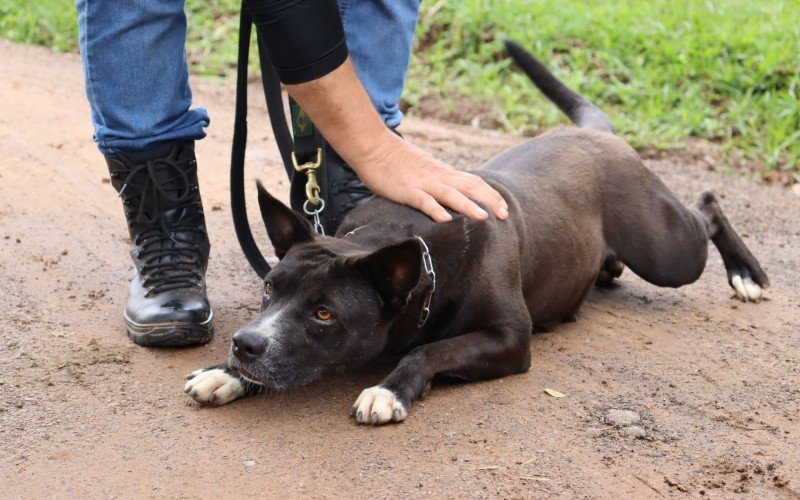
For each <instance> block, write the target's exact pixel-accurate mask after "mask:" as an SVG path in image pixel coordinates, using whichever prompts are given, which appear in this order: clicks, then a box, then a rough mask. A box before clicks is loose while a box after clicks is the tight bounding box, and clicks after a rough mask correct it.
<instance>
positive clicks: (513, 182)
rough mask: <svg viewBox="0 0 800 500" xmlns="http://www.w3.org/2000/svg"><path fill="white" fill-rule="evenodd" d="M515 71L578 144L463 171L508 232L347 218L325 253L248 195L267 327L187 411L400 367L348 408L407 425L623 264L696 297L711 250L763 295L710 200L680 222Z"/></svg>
mask: <svg viewBox="0 0 800 500" xmlns="http://www.w3.org/2000/svg"><path fill="white" fill-rule="evenodd" d="M506 46H507V48H508V50H509V52H510V54H511V56H512V58H513V59H514V60H515V61H516V62H517V63H518V64H519V65H520V66H521V67H522V68H523V70H524V71H525V72H526V73H527V74H528V76H529V77H530V78H531V79H532V80H533V82H534V83H535V84H536V85H537V86H538V87H539V88H540V89H541V90H542V92H543V93H544V94H545V95H546V96H547V97H548V98H549V99H550V100H552V101H553V102H554V103H555V104H556V105H557V106H558V107H559V108H561V110H562V111H564V112H565V113H566V114H567V115H568V116H569V117H570V118H571V119H572V121H573V122H574V123H575V124H577V126H578V127H579V128H567V129H561V130H556V131H552V132H549V133H547V134H544V135H542V136H540V137H537V138H536V139H534V140H532V141H530V142H527V143H525V144H522V145H520V146H518V147H515V148H512V149H510V150H508V151H505V152H503V153H501V154H500V155H498V156H496V157H495V158H493V159H491V160H489V161H488V162H487V163H486V164H485V165H484V166H483V167H481V168H480V169H479V170H478V171H477V172H476V173H477V174H478V175H480V176H481V177H482V178H484V179H485V180H486V181H487V182H488V183H489V184H491V185H492V186H493V187H494V188H495V189H497V190H498V191H499V192H500V193H501V194H502V195H503V196H504V197H505V199H506V200H507V201H508V204H509V212H510V216H509V218H508V221H506V222H499V221H497V220H494V219H491V220H489V221H488V222H473V221H470V220H469V219H467V218H463V217H461V218H456V219H454V220H453V221H451V222H448V223H442V224H436V223H434V222H432V221H431V220H430V219H428V218H427V217H426V216H425V215H423V214H421V213H419V212H417V211H415V210H412V209H410V208H407V207H403V206H399V205H397V204H394V203H392V202H389V201H386V200H384V199H379V198H376V199H373V200H370V201H369V202H367V203H366V204H364V205H362V206H361V207H359V208H357V209H355V210H354V211H353V212H352V213H351V214H350V215H349V216H348V217H347V218H346V219H345V221H344V222H343V224H342V227H341V228H340V229H339V232H338V233H337V236H336V237H335V238H331V237H325V236H322V237H319V236H315V235H314V232H313V230H312V228H311V226H310V225H309V224H308V223H307V222H306V221H305V220H304V219H303V218H302V217H300V216H299V215H297V214H295V213H294V212H292V211H291V210H290V209H289V208H287V207H286V206H284V205H283V204H282V203H280V202H279V201H278V200H276V199H275V198H273V197H272V196H270V195H269V194H268V193H267V192H266V190H264V188H263V187H262V186H261V185H259V204H260V207H261V213H262V216H263V218H264V222H265V224H266V226H267V231H268V233H269V237H270V239H271V240H272V243H273V246H274V248H275V253H276V254H277V256H278V258H279V259H281V261H280V263H279V264H278V265H276V266H275V268H274V269H273V270H272V272H271V273H270V274H269V275H268V276H267V277H266V280H265V284H264V287H265V288H264V298H263V302H262V312H261V314H259V316H258V317H257V318H256V319H255V320H254V321H253V322H252V323H250V324H249V325H247V326H245V327H244V328H242V329H241V330H239V331H238V332H236V334H235V335H234V336H233V346H232V353H231V356H230V360H229V362H228V364H227V365H220V366H217V367H212V368H207V369H202V370H198V371H196V372H194V373H193V374H191V375H190V376H189V378H190V380H189V382H188V383H187V384H186V392H188V393H189V394H190V395H191V396H192V397H193V398H194V399H195V400H196V401H198V402H200V403H205V404H214V405H220V404H225V403H228V402H230V401H232V400H234V399H236V398H239V397H241V396H245V395H249V394H254V393H256V392H258V391H259V390H260V389H261V388H262V387H266V388H269V389H274V390H285V389H290V388H293V387H297V386H300V385H303V384H307V383H309V382H311V381H313V380H316V379H319V378H320V377H322V376H323V375H325V374H326V373H329V372H333V371H338V370H340V369H344V368H349V367H354V366H359V365H363V364H365V363H366V362H368V361H371V360H373V359H375V358H377V357H378V356H380V355H381V354H382V353H385V352H404V353H407V354H406V355H405V357H404V358H403V359H402V360H401V361H400V364H399V365H398V366H397V367H396V368H395V369H394V371H392V372H391V374H389V376H387V377H386V378H385V379H384V380H383V381H381V382H380V384H378V385H376V386H374V387H371V388H369V389H366V390H364V391H363V392H362V393H361V395H360V396H359V398H358V400H357V401H356V402H355V405H354V406H353V411H352V415H353V416H354V417H355V419H356V421H358V422H361V423H367V424H383V423H386V422H390V421H402V420H404V419H405V418H406V416H407V415H408V410H409V409H410V408H411V405H412V404H413V403H414V401H415V400H416V399H417V398H419V397H420V396H421V395H422V394H423V393H424V392H425V391H427V390H428V388H429V387H430V385H431V381H432V380H433V379H434V377H437V376H448V377H452V378H456V379H460V380H464V381H471V380H481V379H488V378H493V377H502V376H504V375H510V374H514V373H521V372H525V371H526V370H528V369H529V368H530V365H531V353H530V339H529V336H530V334H531V331H532V330H533V328H534V327H537V328H547V327H549V326H550V325H551V324H554V323H558V322H562V321H571V320H574V318H575V317H576V313H577V311H578V308H579V307H580V305H581V302H582V301H583V299H584V297H585V296H586V294H587V292H588V291H589V290H590V288H591V287H592V286H593V285H595V284H598V285H607V284H609V283H610V282H611V281H612V280H613V279H614V278H616V277H618V276H619V275H620V273H621V272H622V270H623V269H624V266H628V267H629V268H630V269H631V270H632V271H633V272H634V273H636V274H637V275H639V276H641V277H642V278H644V279H645V280H647V281H649V282H650V283H653V284H654V285H658V286H663V287H678V286H681V285H685V284H688V283H692V282H693V281H695V280H696V279H698V278H699V277H700V274H701V273H702V272H703V268H704V267H705V263H706V257H707V251H708V240H709V239H711V241H712V242H713V243H714V244H715V245H716V247H717V249H718V250H719V252H720V254H722V259H723V261H724V264H725V268H726V269H727V272H728V282H729V283H730V285H731V286H732V287H733V288H734V290H735V292H736V295H737V296H738V297H739V298H740V299H741V300H744V301H747V300H750V301H754V302H758V301H759V300H760V299H761V296H762V289H763V288H766V287H767V286H768V284H769V280H768V278H767V276H766V274H765V273H764V271H763V270H762V269H761V266H759V264H758V262H757V261H756V259H755V258H754V257H753V255H752V254H751V253H750V251H748V249H747V248H746V247H745V245H744V243H742V240H741V239H740V238H739V236H738V235H737V234H736V232H735V231H734V230H733V228H732V227H731V225H730V224H729V223H728V221H727V219H726V218H725V216H724V215H723V214H722V211H721V210H720V208H719V205H717V202H716V200H715V198H714V195H713V194H712V193H710V192H706V193H703V194H702V195H701V196H700V198H699V199H698V200H697V202H695V204H694V205H693V206H691V207H684V206H683V205H681V203H680V202H679V201H678V200H677V199H676V198H675V196H674V195H673V194H672V192H670V190H669V189H668V188H667V187H666V186H665V185H664V184H663V183H662V182H661V181H660V180H659V179H658V178H657V177H656V176H655V175H654V174H653V173H652V172H650V171H649V170H648V169H647V168H646V167H645V166H644V165H643V164H642V161H641V159H640V158H639V156H638V155H637V154H636V152H635V151H634V150H633V149H631V148H630V147H629V146H628V145H627V144H626V143H625V141H623V140H622V139H620V138H618V137H616V136H615V135H614V134H613V128H612V126H611V123H610V122H609V120H608V118H607V117H606V116H605V114H603V112H602V111H600V110H599V109H598V108H597V107H595V106H594V105H592V104H591V103H589V102H587V101H586V100H585V99H583V98H582V97H581V96H579V95H578V94H576V93H575V92H573V91H572V90H570V89H568V88H567V87H565V86H564V85H563V84H562V83H561V82H560V81H558V80H557V79H556V78H555V77H554V76H553V75H552V74H551V73H549V72H548V71H547V70H546V69H545V68H544V66H542V65H541V63H539V61H537V60H536V59H534V58H533V57H532V56H530V55H529V54H527V53H526V52H525V51H524V50H523V49H522V48H521V47H519V46H518V45H516V44H514V43H511V42H508V43H507V44H506Z"/></svg>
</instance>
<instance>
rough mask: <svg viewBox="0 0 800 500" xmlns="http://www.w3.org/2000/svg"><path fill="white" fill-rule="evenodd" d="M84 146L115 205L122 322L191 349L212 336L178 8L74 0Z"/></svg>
mask: <svg viewBox="0 0 800 500" xmlns="http://www.w3.org/2000/svg"><path fill="white" fill-rule="evenodd" d="M77 9H78V23H79V29H80V46H81V56H82V58H83V68H84V73H85V75H84V76H85V83H86V94H87V96H88V98H89V104H90V106H91V116H92V122H93V123H94V128H95V134H94V138H95V141H96V142H97V144H98V146H99V148H100V151H101V152H102V153H103V154H104V155H106V162H107V163H108V168H109V172H110V174H111V184H112V186H113V187H114V189H116V190H117V192H118V193H119V195H120V197H121V198H122V202H123V206H124V210H125V215H126V218H127V223H128V230H129V233H130V236H131V256H132V257H133V261H134V265H135V268H136V272H135V274H134V278H133V280H132V281H131V286H130V289H129V295H128V304H127V306H126V308H125V312H124V315H123V318H124V321H125V325H126V329H127V332H128V336H129V337H130V338H131V339H132V340H133V341H134V342H136V343H137V344H140V345H145V346H183V345H193V344H201V343H204V342H207V341H208V340H209V339H211V336H212V335H213V333H214V328H213V321H212V318H213V315H212V312H211V308H210V306H209V304H208V299H207V296H206V289H205V277H204V276H205V271H206V266H207V263H208V253H209V248H210V247H209V243H208V235H207V233H206V228H205V217H204V214H203V209H202V203H201V200H200V192H199V188H198V180H197V162H196V161H195V154H194V139H200V138H202V137H203V136H204V135H205V133H204V131H203V128H204V127H205V126H206V125H208V115H207V114H206V112H205V110H203V109H196V110H191V109H189V107H190V105H191V92H190V90H189V83H188V82H189V80H188V77H189V74H188V68H187V62H186V53H185V51H184V41H185V39H186V17H185V15H184V12H183V1H182V0H153V1H141V0H140V1H134V2H125V3H124V4H123V3H120V2H114V1H111V0H93V1H89V0H78V2H77Z"/></svg>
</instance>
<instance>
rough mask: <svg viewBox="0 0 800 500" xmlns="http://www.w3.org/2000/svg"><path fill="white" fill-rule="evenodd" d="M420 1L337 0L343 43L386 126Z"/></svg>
mask: <svg viewBox="0 0 800 500" xmlns="http://www.w3.org/2000/svg"><path fill="white" fill-rule="evenodd" d="M420 2H421V0H339V6H340V9H341V12H342V21H343V22H344V30H345V34H346V35H347V46H348V48H349V49H350V56H351V58H352V60H353V65H354V66H355V68H356V72H357V73H358V77H359V78H360V79H361V83H362V84H363V85H364V88H365V89H366V91H367V94H369V97H370V99H371V100H372V104H373V105H374V106H375V109H377V110H378V113H380V115H381V117H382V118H383V121H384V122H385V123H386V125H387V126H388V127H390V128H394V127H397V126H398V125H400V121H401V120H402V119H403V113H401V112H400V107H399V106H398V101H399V100H400V95H401V94H402V92H403V82H404V80H405V77H406V70H407V69H408V60H409V57H410V55H411V45H412V43H413V42H414V31H415V29H416V26H417V15H418V14H419V5H420Z"/></svg>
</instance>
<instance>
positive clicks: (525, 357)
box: [350, 324, 531, 424]
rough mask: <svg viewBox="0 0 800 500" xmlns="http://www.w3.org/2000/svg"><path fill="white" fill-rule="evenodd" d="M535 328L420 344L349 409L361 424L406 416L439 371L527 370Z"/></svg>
mask: <svg viewBox="0 0 800 500" xmlns="http://www.w3.org/2000/svg"><path fill="white" fill-rule="evenodd" d="M530 332H531V326H530V324H528V325H527V326H519V327H518V328H515V329H503V330H481V331H475V332H471V333H467V334H465V335H461V336H458V337H453V338H449V339H444V340H440V341H437V342H432V343H430V344H426V345H422V346H420V347H417V348H416V349H414V350H413V351H411V352H410V353H409V354H408V355H407V356H406V357H404V358H403V359H402V360H401V361H400V364H399V365H397V368H395V369H394V371H392V373H390V374H389V375H388V376H387V377H386V378H385V379H384V380H383V381H382V382H381V383H380V384H379V385H376V386H374V387H370V388H369V389H364V391H363V392H362V393H361V395H360V396H359V397H358V399H357V400H356V402H355V404H354V405H353V408H352V410H351V412H350V414H351V416H352V417H353V418H355V420H356V421H357V422H359V423H362V424H385V423H388V422H402V421H403V420H405V418H406V417H407V416H408V410H409V409H410V408H411V405H412V404H414V401H416V400H417V399H418V398H419V397H420V396H421V395H422V394H423V393H424V392H425V391H427V390H428V389H429V388H430V384H431V382H432V380H433V377H434V376H436V375H448V376H452V377H455V378H458V379H460V380H464V381H475V380H484V379H490V378H497V377H503V376H506V375H512V374H515V373H523V372H526V371H527V370H528V369H529V368H530V366H531V352H530Z"/></svg>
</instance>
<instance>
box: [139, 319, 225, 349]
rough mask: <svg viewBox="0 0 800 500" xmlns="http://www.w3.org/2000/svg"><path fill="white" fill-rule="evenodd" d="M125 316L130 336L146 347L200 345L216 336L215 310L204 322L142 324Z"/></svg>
mask: <svg viewBox="0 0 800 500" xmlns="http://www.w3.org/2000/svg"><path fill="white" fill-rule="evenodd" d="M123 316H124V319H125V329H126V330H127V332H128V337H129V338H130V339H131V340H133V341H134V342H135V343H136V344H139V345H141V346H145V347H185V346H191V345H200V344H205V343H206V342H208V341H209V340H211V338H212V337H213V336H214V324H213V323H212V320H213V318H214V313H213V311H212V312H211V314H209V316H208V319H207V320H205V321H204V322H202V323H181V322H176V321H168V322H164V323H151V324H147V325H142V324H139V323H136V322H134V321H132V320H131V319H130V318H128V316H127V315H123Z"/></svg>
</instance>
